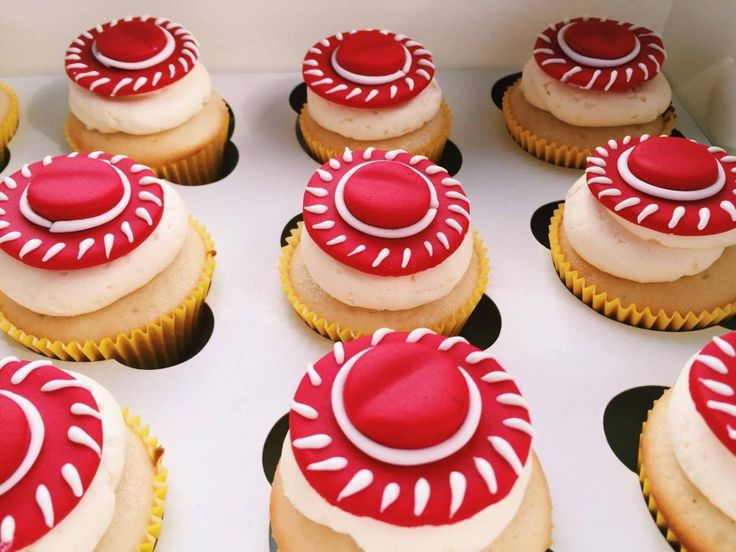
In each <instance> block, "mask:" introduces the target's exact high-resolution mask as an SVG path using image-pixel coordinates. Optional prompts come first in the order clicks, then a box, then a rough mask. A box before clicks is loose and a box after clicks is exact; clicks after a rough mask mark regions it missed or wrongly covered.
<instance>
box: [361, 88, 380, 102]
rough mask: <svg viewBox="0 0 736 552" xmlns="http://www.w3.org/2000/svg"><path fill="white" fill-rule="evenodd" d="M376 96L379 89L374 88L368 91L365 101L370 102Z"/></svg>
mask: <svg viewBox="0 0 736 552" xmlns="http://www.w3.org/2000/svg"><path fill="white" fill-rule="evenodd" d="M376 96H378V90H375V89H373V90H371V91H370V92H368V95H367V96H366V97H365V100H364V101H365V102H366V103H368V102H369V101H371V100H372V99H373V98H375V97H376Z"/></svg>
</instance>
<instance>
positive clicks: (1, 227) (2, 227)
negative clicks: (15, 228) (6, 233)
mask: <svg viewBox="0 0 736 552" xmlns="http://www.w3.org/2000/svg"><path fill="white" fill-rule="evenodd" d="M8 226H10V223H9V222H7V221H5V220H0V230H5V229H6V228H7V227H8Z"/></svg>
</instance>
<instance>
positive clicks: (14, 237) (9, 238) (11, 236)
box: [0, 232, 21, 243]
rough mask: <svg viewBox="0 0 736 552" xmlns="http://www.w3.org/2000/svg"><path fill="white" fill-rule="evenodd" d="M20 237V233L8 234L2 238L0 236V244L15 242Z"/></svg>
mask: <svg viewBox="0 0 736 552" xmlns="http://www.w3.org/2000/svg"><path fill="white" fill-rule="evenodd" d="M20 235H21V234H20V232H8V233H7V234H5V235H4V236H0V243H6V242H9V241H13V240H17V239H18V238H20Z"/></svg>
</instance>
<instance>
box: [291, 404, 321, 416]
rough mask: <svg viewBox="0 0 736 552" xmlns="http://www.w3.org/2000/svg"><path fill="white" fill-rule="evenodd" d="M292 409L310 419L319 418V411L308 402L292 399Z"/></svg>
mask: <svg viewBox="0 0 736 552" xmlns="http://www.w3.org/2000/svg"><path fill="white" fill-rule="evenodd" d="M291 409H292V410H293V411H294V412H296V413H297V414H299V415H300V416H303V417H305V418H307V419H308V420H316V419H317V418H319V413H318V412H317V411H316V410H315V409H314V408H312V407H311V406H309V405H308V404H304V403H300V402H297V401H295V400H292V401H291Z"/></svg>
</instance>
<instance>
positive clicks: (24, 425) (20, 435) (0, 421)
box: [0, 395, 31, 482]
mask: <svg viewBox="0 0 736 552" xmlns="http://www.w3.org/2000/svg"><path fill="white" fill-rule="evenodd" d="M0 427H2V428H3V432H2V438H1V440H2V447H0V482H2V481H5V480H7V479H8V478H9V477H10V476H11V475H13V472H15V470H17V469H18V467H19V466H20V465H21V462H23V458H24V457H25V455H26V451H27V450H28V445H29V444H30V441H31V431H30V428H29V427H28V420H27V419H26V417H25V414H23V410H22V409H21V408H20V406H18V404H17V403H16V402H14V401H13V400H11V399H9V398H8V397H6V396H5V395H0Z"/></svg>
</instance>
